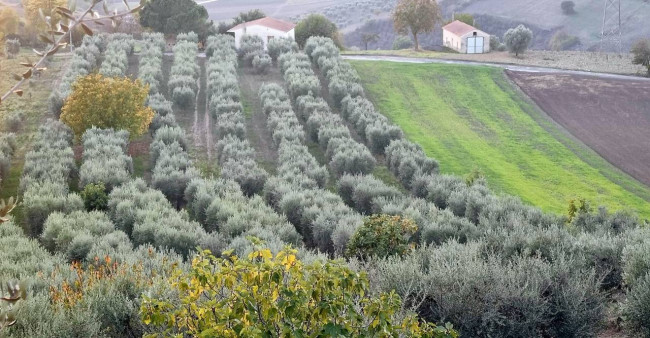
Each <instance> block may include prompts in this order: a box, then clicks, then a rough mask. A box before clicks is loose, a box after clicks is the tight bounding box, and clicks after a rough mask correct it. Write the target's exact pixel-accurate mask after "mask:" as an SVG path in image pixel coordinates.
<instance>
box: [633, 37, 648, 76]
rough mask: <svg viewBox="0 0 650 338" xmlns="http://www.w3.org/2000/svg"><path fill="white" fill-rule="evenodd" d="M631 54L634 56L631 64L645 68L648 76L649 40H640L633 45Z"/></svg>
mask: <svg viewBox="0 0 650 338" xmlns="http://www.w3.org/2000/svg"><path fill="white" fill-rule="evenodd" d="M632 54H633V55H634V59H633V60H632V63H634V64H635V65H642V66H643V67H646V68H647V69H648V76H650V39H642V40H639V41H638V42H637V43H636V44H634V46H633V47H632Z"/></svg>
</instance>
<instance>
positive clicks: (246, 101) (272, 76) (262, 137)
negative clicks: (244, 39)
mask: <svg viewBox="0 0 650 338" xmlns="http://www.w3.org/2000/svg"><path fill="white" fill-rule="evenodd" d="M238 76H239V87H240V90H241V100H242V104H243V105H244V115H245V116H246V133H247V137H248V140H249V141H250V142H251V145H252V146H253V148H255V153H256V158H257V161H258V162H259V163H260V165H261V166H262V167H263V168H264V169H266V171H267V172H269V173H271V174H275V172H276V167H277V159H278V152H277V150H276V149H275V147H274V145H273V138H272V136H271V133H270V132H269V130H268V127H267V125H266V123H267V117H266V115H265V114H264V112H263V111H262V103H261V102H260V99H259V96H258V92H259V90H260V87H261V86H262V85H263V84H265V83H277V84H280V85H283V79H282V75H281V74H280V70H279V69H278V68H277V67H273V68H271V70H270V71H269V73H268V74H267V75H257V74H254V73H253V71H252V69H250V68H248V67H243V66H240V67H239V70H238Z"/></svg>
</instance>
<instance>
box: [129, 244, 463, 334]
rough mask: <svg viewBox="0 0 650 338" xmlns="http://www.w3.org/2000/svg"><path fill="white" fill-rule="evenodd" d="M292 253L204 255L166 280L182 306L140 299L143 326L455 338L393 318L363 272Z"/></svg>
mask: <svg viewBox="0 0 650 338" xmlns="http://www.w3.org/2000/svg"><path fill="white" fill-rule="evenodd" d="M296 253H297V252H296V250H293V249H290V248H286V249H284V250H282V251H280V252H279V253H278V254H277V255H275V256H274V255H273V254H272V253H271V251H270V250H268V249H261V250H257V251H254V252H252V253H251V254H249V255H248V257H246V258H241V259H240V258H238V257H236V256H234V255H232V253H231V252H225V253H224V254H223V257H224V258H216V257H214V256H213V255H212V254H210V252H209V251H205V252H203V253H201V254H199V255H198V256H197V257H195V258H194V259H193V261H192V268H191V270H190V271H189V272H187V273H186V272H183V271H181V270H178V271H177V272H176V273H175V274H174V275H173V277H172V278H171V279H170V280H169V283H171V285H172V287H173V288H174V289H176V290H177V291H178V293H179V294H180V296H181V302H180V304H172V303H169V302H168V301H166V300H157V299H151V298H147V297H145V299H144V301H143V302H142V306H141V312H142V316H143V321H144V322H145V323H146V324H150V325H157V326H161V327H162V328H164V329H165V328H166V331H164V334H165V335H170V334H184V335H190V336H202V337H208V336H209V337H213V336H219V337H289V336H294V337H323V336H336V337H339V336H349V337H395V336H408V337H457V334H456V332H455V331H454V330H453V329H451V327H448V328H443V327H436V326H435V325H433V324H430V323H424V324H423V323H420V322H419V321H418V318H417V317H415V316H407V317H405V318H404V319H403V320H398V319H397V318H396V313H397V311H398V310H399V309H400V305H401V300H400V298H399V296H398V295H397V294H395V293H394V292H391V293H382V294H380V295H378V296H377V297H372V296H370V295H369V285H368V279H367V277H366V275H365V274H364V273H356V272H353V271H351V270H350V269H349V268H347V267H346V265H345V263H344V262H343V261H326V262H320V261H316V262H314V263H311V264H303V263H302V262H301V261H299V260H298V259H297V258H296Z"/></svg>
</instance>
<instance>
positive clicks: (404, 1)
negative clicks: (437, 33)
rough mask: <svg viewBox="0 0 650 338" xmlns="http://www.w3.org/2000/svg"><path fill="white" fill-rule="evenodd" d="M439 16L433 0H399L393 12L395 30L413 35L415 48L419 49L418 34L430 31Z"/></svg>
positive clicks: (438, 9) (438, 8) (437, 7)
mask: <svg viewBox="0 0 650 338" xmlns="http://www.w3.org/2000/svg"><path fill="white" fill-rule="evenodd" d="M441 18H442V16H441V14H440V7H439V6H438V3H437V2H436V1H435V0H399V2H398V3H397V6H396V7H395V11H394V12H393V23H394V25H395V30H396V31H397V32H398V33H400V34H404V35H406V34H411V35H413V41H414V42H415V50H420V43H419V41H418V34H421V33H428V32H431V31H432V30H433V29H434V28H435V26H436V24H437V23H438V22H439V21H440V20H441Z"/></svg>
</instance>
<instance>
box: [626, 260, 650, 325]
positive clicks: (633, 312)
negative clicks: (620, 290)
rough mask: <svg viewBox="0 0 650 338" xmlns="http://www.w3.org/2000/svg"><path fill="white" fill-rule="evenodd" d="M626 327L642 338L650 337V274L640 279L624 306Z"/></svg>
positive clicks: (629, 292)
mask: <svg viewBox="0 0 650 338" xmlns="http://www.w3.org/2000/svg"><path fill="white" fill-rule="evenodd" d="M623 313H624V315H625V319H626V323H625V324H626V325H627V327H629V328H630V329H631V330H632V331H633V332H635V333H638V334H639V335H640V336H642V337H650V321H648V318H650V272H648V273H646V274H645V276H641V277H640V278H638V280H637V283H636V285H635V286H634V287H632V288H631V289H630V290H629V291H628V293H627V300H626V301H625V304H624V305H623Z"/></svg>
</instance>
